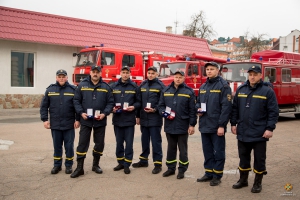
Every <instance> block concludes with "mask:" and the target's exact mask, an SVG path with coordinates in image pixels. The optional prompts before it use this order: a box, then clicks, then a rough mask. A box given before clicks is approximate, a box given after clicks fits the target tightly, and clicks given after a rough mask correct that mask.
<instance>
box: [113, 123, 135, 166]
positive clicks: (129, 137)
mask: <svg viewBox="0 0 300 200" xmlns="http://www.w3.org/2000/svg"><path fill="white" fill-rule="evenodd" d="M114 131H115V136H116V142H117V146H116V157H117V160H118V163H119V164H121V165H124V166H125V167H129V166H130V165H131V163H132V158H133V139H134V126H123V127H121V126H114ZM124 142H125V144H126V146H125V149H124Z"/></svg>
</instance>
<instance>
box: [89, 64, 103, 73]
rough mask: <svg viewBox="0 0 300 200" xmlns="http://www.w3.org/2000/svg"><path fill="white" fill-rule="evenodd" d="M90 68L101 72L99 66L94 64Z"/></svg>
mask: <svg viewBox="0 0 300 200" xmlns="http://www.w3.org/2000/svg"><path fill="white" fill-rule="evenodd" d="M91 70H92V71H93V70H97V71H98V72H101V67H99V66H96V65H94V66H92V68H91Z"/></svg>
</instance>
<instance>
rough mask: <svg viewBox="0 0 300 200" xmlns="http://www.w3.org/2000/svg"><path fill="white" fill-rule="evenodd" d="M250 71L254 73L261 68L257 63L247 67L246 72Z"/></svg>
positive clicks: (258, 71)
mask: <svg viewBox="0 0 300 200" xmlns="http://www.w3.org/2000/svg"><path fill="white" fill-rule="evenodd" d="M251 71H252V72H256V73H261V68H260V67H259V66H257V65H253V66H252V67H250V68H249V69H248V73H249V72H251Z"/></svg>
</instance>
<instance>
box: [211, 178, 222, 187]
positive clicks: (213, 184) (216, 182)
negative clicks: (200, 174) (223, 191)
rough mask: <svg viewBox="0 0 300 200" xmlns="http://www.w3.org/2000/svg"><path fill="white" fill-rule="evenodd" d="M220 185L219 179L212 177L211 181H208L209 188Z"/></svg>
mask: <svg viewBox="0 0 300 200" xmlns="http://www.w3.org/2000/svg"><path fill="white" fill-rule="evenodd" d="M220 183H221V179H220V178H216V177H213V179H212V180H211V181H210V186H217V185H220Z"/></svg>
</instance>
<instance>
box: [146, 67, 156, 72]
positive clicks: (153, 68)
mask: <svg viewBox="0 0 300 200" xmlns="http://www.w3.org/2000/svg"><path fill="white" fill-rule="evenodd" d="M149 70H153V71H155V72H157V69H156V67H154V66H151V67H149V68H148V71H149Z"/></svg>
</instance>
